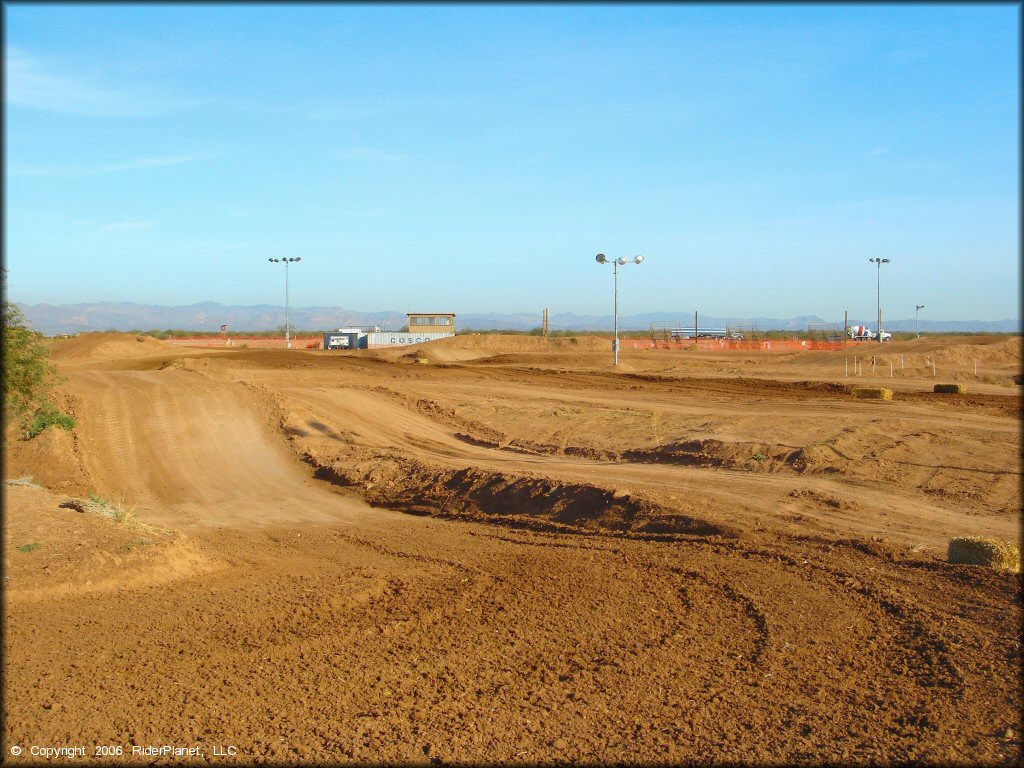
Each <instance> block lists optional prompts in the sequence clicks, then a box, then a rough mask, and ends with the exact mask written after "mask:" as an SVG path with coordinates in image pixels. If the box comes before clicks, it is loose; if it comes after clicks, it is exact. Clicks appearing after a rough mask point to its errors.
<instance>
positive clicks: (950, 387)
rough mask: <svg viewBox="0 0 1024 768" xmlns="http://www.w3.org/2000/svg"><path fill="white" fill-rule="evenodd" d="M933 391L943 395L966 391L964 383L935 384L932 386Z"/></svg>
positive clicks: (959, 393)
mask: <svg viewBox="0 0 1024 768" xmlns="http://www.w3.org/2000/svg"><path fill="white" fill-rule="evenodd" d="M932 391H934V392H939V393H941V394H945V395H962V394H964V393H965V392H966V391H967V385H966V384H936V385H935V387H934V388H933V390H932Z"/></svg>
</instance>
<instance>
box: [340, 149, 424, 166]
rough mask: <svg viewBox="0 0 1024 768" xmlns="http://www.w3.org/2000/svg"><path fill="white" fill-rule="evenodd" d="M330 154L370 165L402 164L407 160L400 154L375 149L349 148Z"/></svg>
mask: <svg viewBox="0 0 1024 768" xmlns="http://www.w3.org/2000/svg"><path fill="white" fill-rule="evenodd" d="M328 154H330V156H331V157H335V158H337V159H338V160H354V161H357V162H370V163H400V162H402V161H403V160H405V159H406V156H405V155H403V154H402V153H400V152H389V151H387V150H383V149H373V148H371V147H348V148H346V149H336V150H333V151H332V152H329V153H328Z"/></svg>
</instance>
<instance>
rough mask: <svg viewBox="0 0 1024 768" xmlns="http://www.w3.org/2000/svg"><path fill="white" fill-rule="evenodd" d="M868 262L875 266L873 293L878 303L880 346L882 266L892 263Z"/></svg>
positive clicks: (879, 341) (881, 261)
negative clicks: (875, 275) (874, 292)
mask: <svg viewBox="0 0 1024 768" xmlns="http://www.w3.org/2000/svg"><path fill="white" fill-rule="evenodd" d="M868 261H870V262H871V263H872V264H875V265H877V266H876V269H875V271H876V273H877V277H876V281H875V291H876V299H877V301H878V343H879V344H881V343H882V265H883V264H888V263H889V262H890V261H892V259H868Z"/></svg>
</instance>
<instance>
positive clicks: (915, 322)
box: [914, 304, 924, 339]
mask: <svg viewBox="0 0 1024 768" xmlns="http://www.w3.org/2000/svg"><path fill="white" fill-rule="evenodd" d="M922 309H924V304H918V305H916V306H915V307H914V333H915V334H916V335H917V338H919V339H920V338H921V332H920V331H919V330H917V313H918V312H920V311H921V310H922Z"/></svg>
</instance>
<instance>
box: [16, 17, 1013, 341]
mask: <svg viewBox="0 0 1024 768" xmlns="http://www.w3.org/2000/svg"><path fill="white" fill-rule="evenodd" d="M4 14H5V22H6V39H5V41H4V64H5V78H6V82H5V86H6V87H5V98H6V103H5V117H6V136H5V139H6V157H5V163H4V174H5V184H6V201H5V206H6V210H5V214H6V217H5V219H6V242H5V266H6V268H7V270H8V274H7V296H8V298H9V299H10V300H13V301H20V302H24V303H27V304H37V303H43V302H45V303H50V304H66V303H78V302H96V301H133V302H137V303H146V304H165V305H183V304H193V303H198V302H201V301H216V302H221V303H223V304H243V305H251V304H264V303H268V304H283V300H284V296H283V294H284V276H283V275H282V274H281V272H282V268H281V266H280V265H273V264H270V263H268V261H267V259H268V258H270V257H283V256H291V257H301V259H302V262H301V263H300V264H298V265H297V266H296V267H294V268H293V269H292V270H291V276H290V283H291V301H292V304H293V305H294V306H302V307H306V306H342V307H345V308H347V309H352V310H359V311H376V310H394V311H400V312H404V311H453V312H456V313H462V314H464V313H475V312H492V311H493V312H536V313H538V314H539V312H540V310H541V309H542V308H543V307H549V308H550V309H551V312H552V313H558V312H576V313H580V314H607V313H609V312H610V310H611V297H612V270H611V267H610V266H607V265H606V266H603V267H602V266H599V265H598V264H597V263H596V262H595V260H594V255H595V254H596V253H598V252H604V253H606V254H608V255H609V256H626V257H630V258H631V257H632V256H633V255H635V254H638V253H639V254H643V255H644V256H645V259H646V260H645V261H644V263H643V264H642V265H639V266H636V265H629V266H627V267H624V268H622V270H621V274H620V306H619V309H620V312H621V313H623V314H635V313H640V312H647V311H669V312H672V311H679V312H692V311H693V310H694V309H699V310H700V311H701V312H702V313H704V314H707V315H712V316H734V317H756V316H766V317H792V316H799V315H819V316H820V317H822V318H824V319H826V320H830V321H832V320H841V319H842V316H843V311H844V310H849V312H850V314H851V316H855V317H872V316H873V315H874V311H875V289H876V284H875V281H876V271H875V267H874V266H873V265H872V264H870V263H869V262H868V259H869V258H870V257H882V258H890V259H892V262H891V263H890V264H887V265H885V266H884V267H883V268H882V275H881V287H882V305H883V311H884V312H885V316H886V317H889V318H892V319H894V320H895V319H904V318H910V317H913V314H914V306H915V305H916V304H924V305H925V306H926V309H925V310H923V311H922V318H924V317H927V318H929V319H936V320H938V319H961V320H969V319H971V320H973V319H978V320H998V319H1006V318H1017V317H1019V315H1020V312H1019V297H1018V285H1019V269H1020V264H1019V260H1020V259H1019V254H1020V242H1019V236H1020V222H1019V216H1020V184H1019V169H1020V154H1019V152H1020V150H1019V139H1020V106H1019V105H1020V79H1019V75H1018V70H1019V48H1020V39H1019V29H1020V26H1019V25H1020V7H1019V6H1017V5H1011V4H1004V5H907V6H896V5H884V4H882V5H849V6H847V5H830V4H825V5H810V6H784V5H765V6H758V5H735V6H728V5H708V6H701V5H688V4H681V5H650V6H634V5H604V4H600V5H564V6H548V5H491V4H483V5H451V6H444V5H365V6H360V5H347V4H338V5H329V4H328V5H322V4H321V5H307V6H294V5H212V6H203V5H166V6H161V5H137V6H132V5H106V6H104V5H88V4H86V5H20V4H16V3H15V4H8V5H6V6H5V7H4Z"/></svg>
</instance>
